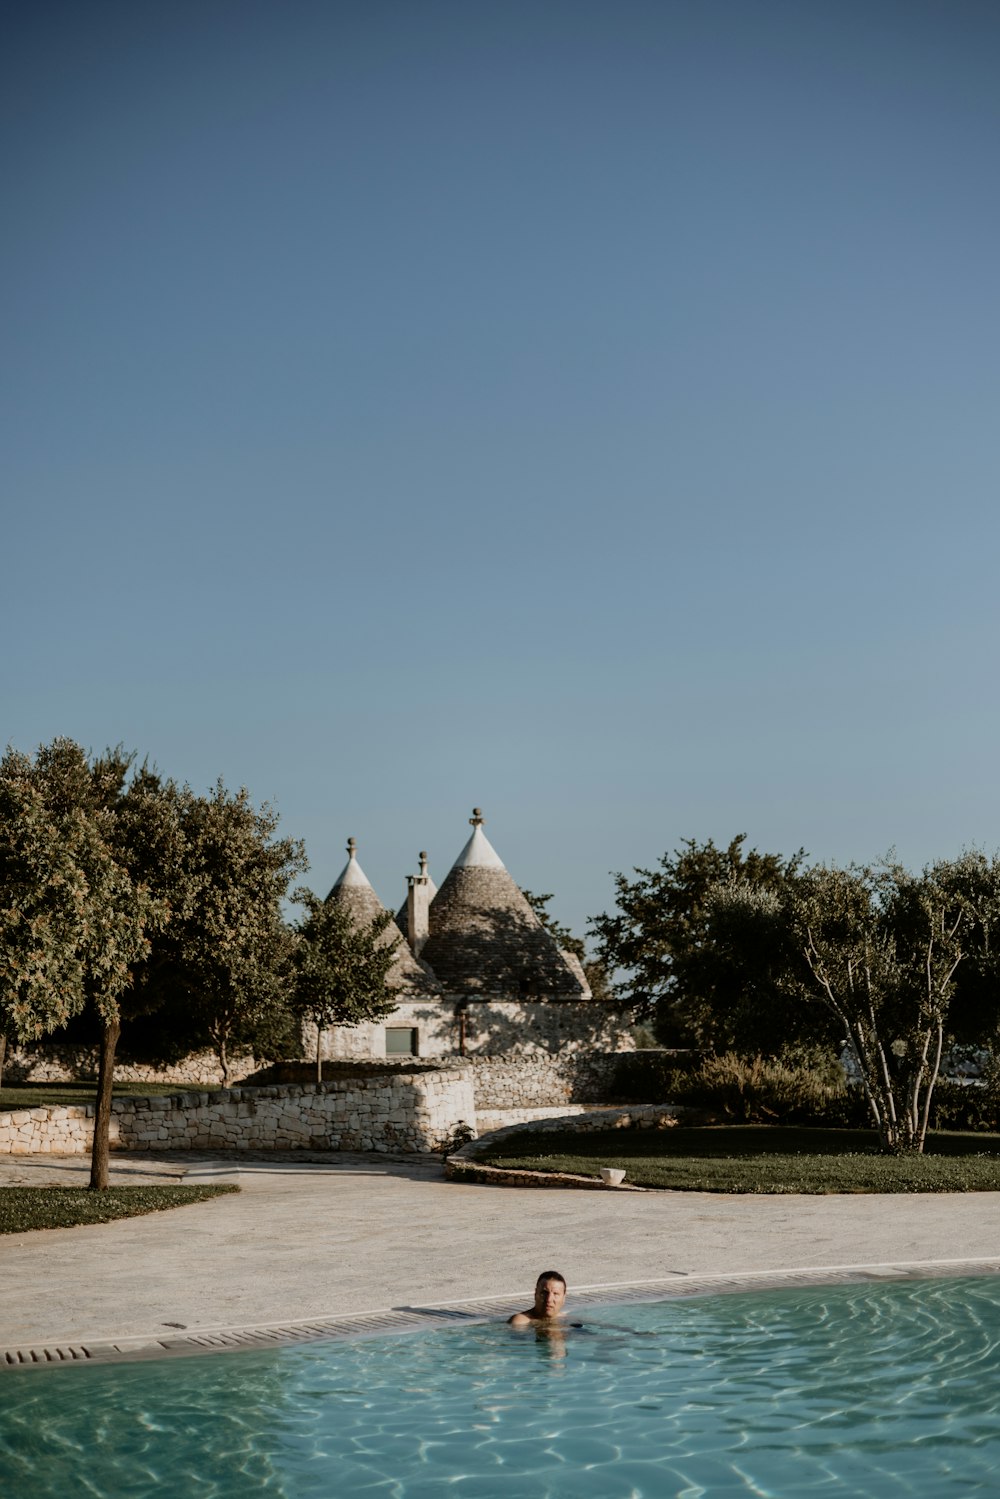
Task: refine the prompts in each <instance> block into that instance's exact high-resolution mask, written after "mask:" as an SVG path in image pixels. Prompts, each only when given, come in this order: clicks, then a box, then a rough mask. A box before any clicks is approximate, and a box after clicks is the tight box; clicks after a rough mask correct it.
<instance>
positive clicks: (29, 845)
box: [0, 739, 168, 1041]
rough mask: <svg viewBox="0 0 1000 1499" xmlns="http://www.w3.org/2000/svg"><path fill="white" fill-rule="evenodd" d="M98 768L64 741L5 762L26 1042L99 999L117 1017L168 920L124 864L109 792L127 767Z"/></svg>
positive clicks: (10, 915)
mask: <svg viewBox="0 0 1000 1499" xmlns="http://www.w3.org/2000/svg"><path fill="white" fill-rule="evenodd" d="M109 765H110V760H108V761H105V762H98V763H97V764H96V765H95V766H94V768H93V769H92V768H91V767H90V765H89V764H88V762H87V758H86V756H85V755H84V753H83V751H82V750H81V749H80V748H79V746H78V745H75V744H73V742H72V741H71V740H68V739H57V740H55V741H53V743H52V744H51V745H49V746H43V747H42V748H41V749H40V750H39V751H38V753H37V755H36V757H35V759H34V760H31V759H30V758H29V757H28V756H26V755H22V754H19V753H17V752H16V751H14V750H11V749H8V750H7V752H6V754H5V755H4V757H3V761H2V762H0V995H2V1001H0V1002H2V1005H3V1009H4V1012H5V1022H4V1023H5V1027H7V1028H10V1029H11V1030H13V1032H14V1033H15V1034H16V1035H17V1037H18V1039H20V1040H22V1041H25V1040H29V1039H33V1038H37V1037H39V1036H42V1035H45V1034H47V1033H48V1032H50V1031H52V1030H54V1029H55V1028H56V1027H58V1026H60V1025H63V1024H65V1022H66V1021H67V1020H68V1019H69V1018H70V1017H71V1016H72V1015H74V1014H77V1013H79V1012H80V1011H81V1010H82V1009H83V1008H84V1006H85V1005H86V1004H87V1003H88V1000H89V1001H90V1002H92V1003H93V1005H94V1008H95V1010H96V1011H97V1013H98V1015H99V1016H100V1017H101V1018H102V1019H103V1020H104V1021H113V1020H117V1018H118V1017H119V1015H120V1004H121V1001H122V997H123V995H124V994H125V992H126V991H127V990H129V989H130V988H131V987H132V984H133V979H134V974H135V969H136V967H137V965H139V964H140V963H141V962H142V961H144V959H145V958H146V956H147V954H148V952H149V947H150V936H151V934H152V933H153V932H155V931H156V930H158V929H159V928H160V927H161V926H162V925H163V924H164V922H165V921H166V920H167V917H168V912H167V910H166V907H165V906H164V904H163V902H162V901H159V900H157V899H156V897H155V896H154V895H153V894H152V893H151V891H150V889H149V886H148V885H147V884H146V883H145V882H143V881H142V880H139V879H135V878H133V875H132V872H131V871H130V869H129V868H128V865H127V863H126V862H125V861H124V860H123V859H122V858H121V856H120V848H119V846H118V842H117V838H116V827H115V821H114V813H113V810H112V808H111V807H110V806H109V805H108V804H107V803H106V801H105V795H106V793H107V791H108V790H109V788H111V787H113V783H114V782H115V780H117V778H118V776H119V775H120V774H123V773H124V771H125V770H127V760H121V759H120V760H119V761H118V762H116V763H115V765H114V768H113V770H109Z"/></svg>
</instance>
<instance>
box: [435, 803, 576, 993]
mask: <svg viewBox="0 0 1000 1499" xmlns="http://www.w3.org/2000/svg"><path fill="white" fill-rule="evenodd" d="M469 821H470V822H471V823H472V829H473V831H472V837H471V838H470V839H469V841H468V843H467V844H466V845H465V847H464V848H463V850H462V852H461V853H460V854H459V856H458V858H457V859H456V860H455V863H454V864H453V865H452V868H451V870H450V871H449V873H448V876H447V878H446V879H445V881H444V884H443V885H442V886H441V888H440V890H439V891H438V893H437V895H436V896H435V897H434V899H433V901H432V902H431V908H430V936H429V937H428V939H427V943H426V945H425V947H424V949H423V953H422V954H421V956H422V957H423V958H425V959H426V961H427V962H428V963H429V964H430V965H431V967H432V968H433V969H434V972H435V974H436V975H437V977H438V979H439V980H440V982H441V983H442V985H443V986H444V988H445V989H446V990H448V991H449V992H451V993H466V994H477V993H478V994H481V995H482V996H483V998H486V997H487V996H493V997H496V998H500V997H502V998H504V999H519V998H523V999H530V998H548V999H584V998H586V997H587V991H586V988H585V986H584V985H582V984H581V983H580V980H579V978H577V976H576V974H575V973H574V972H573V970H572V968H571V967H570V965H569V964H568V963H567V961H566V958H565V956H564V954H563V953H562V951H561V949H560V948H559V946H558V944H557V943H556V941H555V939H554V938H553V937H552V936H551V934H550V933H549V932H547V931H546V930H545V928H544V927H543V926H542V924H541V922H540V921H539V920H538V917H537V916H536V915H535V913H534V911H533V910H532V909H531V907H530V906H529V905H528V902H527V901H526V900H525V898H524V896H523V895H522V894H521V892H520V890H519V889H518V887H517V885H516V884H515V883H514V881H513V879H512V878H511V876H510V875H509V874H508V872H507V870H506V868H505V867H504V864H503V861H502V859H501V858H500V856H499V854H498V853H497V851H496V849H495V848H494V847H493V846H492V844H491V843H490V841H489V839H488V838H487V837H486V834H485V833H484V832H483V826H482V824H483V818H482V814H481V813H480V811H479V808H478V807H477V808H476V809H475V812H474V813H473V816H472V817H471V818H470V819H469Z"/></svg>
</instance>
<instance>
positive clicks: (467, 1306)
mask: <svg viewBox="0 0 1000 1499" xmlns="http://www.w3.org/2000/svg"><path fill="white" fill-rule="evenodd" d="M997 1274H1000V1257H997V1258H991V1259H982V1258H977V1259H953V1260H894V1261H885V1262H880V1263H877V1264H871V1263H869V1264H851V1265H812V1266H803V1267H799V1268H795V1269H785V1270H744V1271H715V1272H712V1273H710V1274H703V1275H690V1274H686V1273H685V1272H683V1271H675V1272H673V1273H672V1274H671V1275H668V1276H663V1277H660V1278H657V1279H655V1280H641V1281H621V1282H608V1283H605V1284H600V1285H593V1286H586V1285H584V1286H579V1287H575V1288H574V1289H573V1291H572V1294H571V1302H572V1306H573V1307H574V1308H575V1307H577V1306H602V1305H615V1304H617V1305H621V1304H624V1303H627V1302H642V1301H666V1300H671V1299H675V1298H676V1299H680V1298H682V1297H688V1296H702V1295H729V1294H732V1293H734V1292H740V1291H754V1290H761V1291H763V1290H772V1289H783V1288H785V1287H788V1286H822V1285H842V1284H847V1283H850V1282H858V1281H866V1280H868V1281H887V1280H920V1279H944V1278H948V1277H952V1276H988V1275H997ZM523 1301H524V1297H523V1295H522V1296H519V1297H518V1296H510V1295H504V1296H494V1297H479V1298H476V1299H466V1300H461V1301H447V1302H446V1301H442V1302H438V1303H437V1304H436V1305H433V1306H432V1305H428V1304H418V1305H413V1306H401V1307H391V1308H386V1309H383V1310H377V1311H369V1312H360V1313H353V1314H349V1315H338V1316H329V1317H326V1316H320V1317H309V1318H299V1319H292V1320H289V1321H284V1322H263V1323H254V1324H250V1325H247V1326H224V1327H204V1328H196V1329H193V1330H191V1331H187V1330H185V1332H184V1335H183V1336H180V1335H178V1334H176V1333H174V1334H171V1335H170V1336H167V1337H157V1336H152V1337H151V1336H150V1335H149V1334H141V1335H137V1336H133V1337H123V1338H107V1339H83V1340H73V1341H69V1340H67V1341H66V1342H63V1343H53V1344H49V1345H45V1346H40V1347H21V1348H0V1370H3V1369H38V1368H49V1369H51V1368H53V1367H57V1366H61V1367H65V1366H67V1365H70V1364H73V1365H77V1366H79V1365H93V1364H108V1363H124V1362H136V1361H140V1360H142V1361H145V1360H150V1359H162V1358H176V1357H191V1356H193V1355H196V1354H202V1353H236V1352H240V1351H244V1352H251V1351H259V1350H261V1349H265V1348H279V1347H286V1346H292V1345H302V1344H305V1343H312V1342H328V1341H333V1340H338V1339H346V1338H362V1337H378V1336H384V1335H386V1334H401V1333H407V1332H419V1331H426V1330H428V1329H429V1328H432V1327H442V1326H447V1325H452V1326H455V1325H460V1324H468V1323H471V1322H482V1321H487V1320H492V1319H494V1318H500V1317H504V1316H506V1315H509V1314H510V1313H512V1312H514V1311H517V1310H518V1308H519V1307H520V1306H521V1305H522V1304H523Z"/></svg>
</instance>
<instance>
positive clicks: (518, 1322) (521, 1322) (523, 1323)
mask: <svg viewBox="0 0 1000 1499" xmlns="http://www.w3.org/2000/svg"><path fill="white" fill-rule="evenodd" d="M536 1321H537V1318H535V1317H533V1316H532V1315H531V1313H530V1312H515V1313H514V1315H513V1317H508V1318H507V1326H508V1327H531V1326H532V1324H533V1323H534V1322H536Z"/></svg>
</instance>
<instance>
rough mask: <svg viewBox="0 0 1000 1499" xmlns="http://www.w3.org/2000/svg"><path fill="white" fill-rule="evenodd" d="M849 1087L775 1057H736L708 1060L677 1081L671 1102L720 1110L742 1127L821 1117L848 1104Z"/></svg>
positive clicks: (841, 1078) (727, 1054) (726, 1054)
mask: <svg viewBox="0 0 1000 1499" xmlns="http://www.w3.org/2000/svg"><path fill="white" fill-rule="evenodd" d="M846 1092H847V1083H846V1079H845V1078H844V1075H843V1072H842V1071H841V1072H840V1076H839V1078H834V1079H832V1080H831V1079H830V1078H829V1076H828V1075H824V1073H822V1072H820V1071H819V1070H818V1069H815V1068H811V1067H801V1066H796V1065H794V1064H790V1063H788V1062H785V1061H782V1060H780V1059H777V1058H773V1057H761V1056H755V1057H741V1056H737V1055H736V1053H735V1052H723V1053H722V1054H720V1055H711V1056H707V1057H705V1058H704V1059H703V1060H702V1063H701V1065H700V1067H699V1068H698V1069H697V1070H696V1071H694V1072H691V1073H689V1074H687V1075H686V1076H685V1075H683V1074H682V1075H681V1076H679V1077H678V1078H677V1079H676V1083H675V1085H674V1091H673V1092H671V1093H670V1094H669V1095H668V1097H669V1098H670V1100H671V1101H672V1102H676V1103H683V1104H695V1105H697V1106H699V1107H702V1108H709V1109H717V1110H718V1111H719V1112H720V1113H722V1114H725V1115H727V1116H728V1117H729V1118H730V1119H732V1120H735V1121H738V1122H739V1123H743V1124H757V1123H760V1124H763V1123H772V1124H773V1123H777V1122H779V1121H788V1122H795V1121H805V1120H815V1119H817V1118H822V1116H823V1115H824V1113H825V1112H826V1111H827V1109H828V1108H829V1106H830V1105H831V1103H833V1102H835V1101H836V1102H839V1101H841V1100H843V1098H844V1097H845V1095H846Z"/></svg>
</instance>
